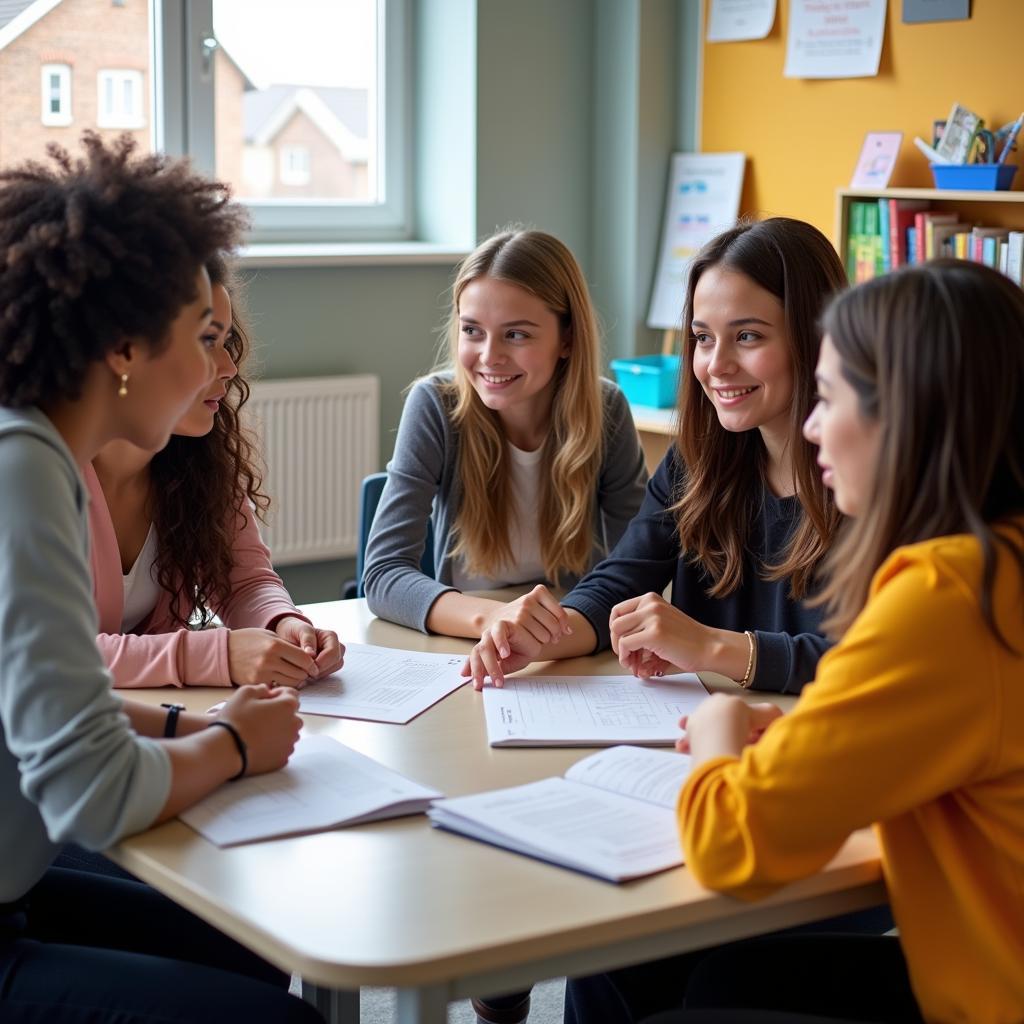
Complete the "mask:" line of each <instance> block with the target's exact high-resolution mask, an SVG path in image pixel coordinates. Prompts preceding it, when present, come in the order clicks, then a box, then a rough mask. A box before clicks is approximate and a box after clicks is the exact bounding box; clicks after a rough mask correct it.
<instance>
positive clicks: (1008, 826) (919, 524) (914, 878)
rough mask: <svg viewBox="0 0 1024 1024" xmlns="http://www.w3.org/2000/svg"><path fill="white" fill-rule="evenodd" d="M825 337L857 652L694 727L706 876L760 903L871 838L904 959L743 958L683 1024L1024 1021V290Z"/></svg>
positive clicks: (694, 841)
mask: <svg viewBox="0 0 1024 1024" xmlns="http://www.w3.org/2000/svg"><path fill="white" fill-rule="evenodd" d="M824 327H825V340H824V342H823V344H822V351H821V356H820V359H819V363H818V374H817V377H818V388H819V394H820V400H819V402H818V405H817V406H816V408H815V410H814V412H813V413H812V415H811V417H810V419H809V420H808V422H807V426H806V428H805V430H806V434H807V437H808V438H809V439H810V440H811V441H812V442H814V443H815V444H818V445H819V446H820V451H819V459H818V461H819V464H820V465H821V467H822V470H823V478H824V482H825V483H826V485H828V486H829V487H831V488H832V489H833V491H834V493H835V497H836V502H837V504H838V506H839V508H840V509H841V510H842V511H843V512H844V513H846V514H847V515H848V516H850V517H851V518H850V522H849V524H848V529H847V530H846V532H845V534H844V536H843V538H842V539H841V541H840V542H839V544H838V545H837V546H836V548H835V549H834V550H833V553H832V554H831V556H830V558H829V563H828V585H827V587H826V589H825V591H824V594H823V599H824V600H825V601H826V602H827V607H828V609H829V612H830V618H829V621H828V622H827V623H826V628H828V629H829V630H830V631H831V632H832V633H833V634H837V635H838V634H842V640H841V641H840V642H839V644H838V645H837V646H836V647H835V648H833V649H832V650H831V651H830V652H829V653H828V654H826V655H825V656H824V658H823V659H822V660H821V662H820V663H819V666H818V671H817V675H816V678H815V681H814V682H813V683H812V684H810V685H809V686H808V687H806V688H805V690H804V691H803V694H802V695H801V698H800V700H799V703H798V704H797V706H796V708H795V709H794V710H793V711H792V712H791V713H790V714H788V715H785V716H781V717H780V716H779V715H778V712H774V713H773V712H772V711H769V710H767V708H766V707H765V706H764V705H762V706H760V707H757V706H754V707H750V706H748V705H747V704H745V703H744V702H743V701H742V700H740V699H739V698H736V697H729V696H723V695H716V696H714V697H711V698H710V699H709V700H708V701H706V702H705V703H704V704H703V705H702V706H701V708H700V709H699V710H698V711H697V712H696V713H695V714H694V715H692V716H691V717H690V719H689V721H688V722H686V723H685V728H686V737H685V738H684V740H683V741H682V742H681V744H680V745H681V747H682V748H683V749H689V750H690V752H691V753H692V755H693V758H694V765H695V767H694V771H693V774H692V775H691V776H690V779H689V781H688V782H687V785H686V787H685V789H684V790H683V793H682V796H681V798H680V804H679V822H680V828H681V831H682V838H683V844H684V846H685V850H686V861H687V863H688V864H689V867H690V870H691V871H692V872H693V873H694V874H695V875H696V876H697V878H699V879H700V881H701V882H702V883H703V884H705V885H707V886H708V887H710V888H712V889H717V890H720V891H723V892H728V893H730V894H733V895H735V896H737V897H739V898H741V899H757V898H759V897H762V896H764V895H766V894H768V893H770V892H772V891H773V890H775V889H777V888H778V887H780V886H782V885H785V884H786V883H787V882H790V881H792V880H794V879H797V878H801V877H803V876H805V875H809V874H811V873H812V872H814V871H817V870H818V869H819V868H821V867H822V866H823V865H824V864H825V863H826V862H827V861H828V860H829V859H830V858H831V857H832V856H833V854H835V853H836V851H837V850H838V849H839V847H840V846H841V845H842V843H843V841H844V840H845V839H846V837H847V836H848V835H849V834H850V832H852V831H853V830H855V829H858V828H861V827H864V826H866V825H870V824H872V823H873V824H874V828H875V832H876V834H877V836H878V840H879V844H880V847H881V852H882V861H883V866H884V871H885V879H886V883H887V886H888V889H889V895H890V901H891V904H892V908H893V913H894V916H895V918H896V922H897V925H898V926H899V938H898V939H897V938H895V937H886V936H855V937H835V938H823V937H822V936H821V935H814V936H807V937H803V936H785V937H773V938H768V939H764V940H760V941H754V942H750V943H743V944H739V945H736V946H731V947H726V948H724V949H722V950H720V951H718V952H717V953H715V954H712V955H711V956H710V957H709V958H708V959H707V960H706V961H704V963H703V964H702V965H701V966H700V967H698V968H697V970H696V971H695V973H694V975H693V976H692V978H691V981H690V985H689V988H688V990H687V995H686V1007H687V1011H686V1012H685V1013H683V1014H682V1015H680V1017H679V1019H680V1020H689V1021H696V1020H711V1019H715V1020H730V1021H741V1020H768V1019H779V1018H778V1017H777V1016H775V1017H773V1016H772V1015H771V1014H769V1015H767V1016H765V1015H764V1014H763V1013H757V1012H756V1011H755V1010H754V1009H753V1008H755V1007H756V1008H758V1009H759V1010H774V1011H777V1012H781V1013H783V1014H786V1016H785V1019H786V1020H791V1019H792V1020H803V1019H815V1018H814V1017H813V1015H815V1014H817V1015H818V1016H819V1017H823V1018H828V1019H831V1020H839V1019H851V1020H858V1021H883V1020H884V1021H889V1020H921V1019H924V1020H928V1021H946V1022H951V1021H971V1022H977V1024H1009V1022H1012V1021H1022V1020H1024V293H1022V292H1021V290H1020V289H1019V288H1018V287H1016V286H1015V285H1013V284H1012V283H1010V281H1008V280H1007V279H1006V278H1005V277H1003V276H1002V275H1000V274H998V273H996V272H995V271H993V270H990V269H987V268H985V267H982V266H978V265H975V264H970V263H966V262H955V261H949V260H942V261H936V262H934V263H929V264H926V265H923V266H921V267H912V268H908V269H906V270H903V271H900V272H898V273H896V274H892V275H889V276H887V277H883V278H880V279H878V280H876V281H873V282H871V283H870V284H867V285H864V286H863V287H860V288H857V289H855V290H854V291H852V292H849V293H847V294H845V295H841V296H839V297H838V298H837V299H836V300H835V301H834V302H833V303H832V305H831V307H830V308H829V310H828V311H827V313H826V315H825V319H824ZM773 719H774V720H773ZM794 966H797V967H799V970H794ZM712 1007H714V1008H717V1010H718V1012H717V1013H715V1012H711V1010H710V1009H709V1008H712ZM730 1007H742V1008H744V1009H742V1010H740V1009H728V1008H730ZM794 1013H803V1014H805V1015H808V1016H807V1017H806V1018H803V1017H799V1016H792V1015H793V1014H794Z"/></svg>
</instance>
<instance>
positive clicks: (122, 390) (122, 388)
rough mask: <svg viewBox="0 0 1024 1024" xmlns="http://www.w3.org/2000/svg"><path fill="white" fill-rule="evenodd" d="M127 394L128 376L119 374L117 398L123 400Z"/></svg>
mask: <svg viewBox="0 0 1024 1024" xmlns="http://www.w3.org/2000/svg"><path fill="white" fill-rule="evenodd" d="M127 394H128V374H127V373H122V374H121V386H120V387H119V388H118V389H117V397H118V398H124V396H125V395H127Z"/></svg>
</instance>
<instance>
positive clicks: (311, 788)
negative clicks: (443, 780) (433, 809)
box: [180, 735, 442, 846]
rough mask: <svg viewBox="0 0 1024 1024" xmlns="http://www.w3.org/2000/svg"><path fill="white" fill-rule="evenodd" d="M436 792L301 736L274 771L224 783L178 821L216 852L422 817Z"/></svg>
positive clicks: (339, 747)
mask: <svg viewBox="0 0 1024 1024" xmlns="http://www.w3.org/2000/svg"><path fill="white" fill-rule="evenodd" d="M441 795H442V794H441V793H439V792H437V791H436V790H433V789H428V788H427V787H426V786H421V785H420V784H419V783H418V782H412V781H410V780H409V779H407V778H406V777H405V776H404V775H399V774H398V772H396V771H392V770H391V769H390V768H385V767H384V765H382V764H378V763H377V762H376V761H374V760H373V759H372V758H370V757H367V756H366V755H365V754H360V753H359V752H358V751H356V750H352V749H351V747H346V746H344V745H343V744H341V743H338V742H337V740H332V739H331V738H330V737H329V736H305V735H304V736H302V737H301V738H300V739H299V742H298V744H297V745H296V747H295V753H293V754H292V757H291V760H290V761H289V762H288V764H287V765H285V767H284V768H282V769H281V770H280V771H276V772H268V773H267V774H266V775H253V776H251V777H249V778H245V779H239V780H238V781H237V782H232V783H228V784H226V785H224V786H221V787H220V789H218V790H216V791H215V792H213V793H211V794H210V795H209V796H208V797H206V798H205V799H204V800H200V801H199V803H197V804H195V805H194V806H192V807H190V808H189V809H188V810H187V811H184V812H183V813H182V814H181V815H180V817H181V820H182V821H183V822H185V824H186V825H188V826H189V827H191V828H194V829H195V830H196V831H197V832H199V833H200V834H201V835H204V836H205V837H206V838H207V839H209V840H210V841H211V842H213V843H216V844H217V845H218V846H234V845H235V844H237V843H248V842H253V841H254V840H257V839H269V838H271V837H272V836H284V835H296V834H298V833H302V832H322V831H324V830H326V829H329V828H335V827H336V826H338V825H358V824H360V823H361V822H364V821H378V820H379V819H381V818H398V817H401V816H402V815H404V814H421V813H422V812H423V811H425V810H426V809H427V807H429V806H430V803H431V801H432V800H435V799H437V798H438V797H440V796H441Z"/></svg>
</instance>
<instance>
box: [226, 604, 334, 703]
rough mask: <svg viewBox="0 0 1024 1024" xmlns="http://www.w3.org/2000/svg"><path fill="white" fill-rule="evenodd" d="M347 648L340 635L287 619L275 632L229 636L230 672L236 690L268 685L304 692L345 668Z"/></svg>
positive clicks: (291, 617) (253, 631)
mask: <svg viewBox="0 0 1024 1024" xmlns="http://www.w3.org/2000/svg"><path fill="white" fill-rule="evenodd" d="M344 658H345V648H344V646H343V645H342V644H341V642H340V641H339V640H338V635H337V633H334V632H332V631H331V630H329V629H316V628H315V627H314V626H311V625H310V624H309V623H308V622H306V620H305V619H300V618H299V617H298V616H295V615H285V616H283V617H282V618H280V619H278V620H277V621H276V622H275V623H274V628H273V629H232V630H230V631H229V632H228V672H229V674H230V676H231V681H232V682H233V683H234V684H235V685H236V686H245V685H249V684H252V683H266V684H267V685H270V686H292V687H295V688H296V689H301V687H302V686H304V685H305V683H306V682H307V681H308V680H310V679H320V678H322V677H323V676H326V675H329V674H330V673H331V672H336V671H337V670H338V669H339V668H341V665H342V662H343V661H344Z"/></svg>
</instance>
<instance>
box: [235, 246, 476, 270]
mask: <svg viewBox="0 0 1024 1024" xmlns="http://www.w3.org/2000/svg"><path fill="white" fill-rule="evenodd" d="M468 252H469V249H461V248H459V247H458V246H451V245H439V244H436V243H434V242H289V243H285V242H258V243H254V244H252V245H246V246H243V247H242V248H241V249H239V251H238V262H239V264H241V266H242V267H244V268H245V269H246V270H263V269H277V268H279V267H347V266H357V267H379V266H411V265H416V264H443V265H447V266H452V265H454V264H456V263H458V262H459V260H461V259H462V258H463V257H464V256H465V255H466V254H467V253H468Z"/></svg>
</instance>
